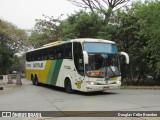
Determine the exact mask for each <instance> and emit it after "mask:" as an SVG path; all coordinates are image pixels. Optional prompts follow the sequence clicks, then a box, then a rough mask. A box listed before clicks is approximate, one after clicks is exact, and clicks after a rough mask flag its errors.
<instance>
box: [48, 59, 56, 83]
mask: <svg viewBox="0 0 160 120" xmlns="http://www.w3.org/2000/svg"><path fill="white" fill-rule="evenodd" d="M55 64H56V60H53V61H52V62H51V65H50V68H49V72H48V77H47V84H50V83H51V80H52V79H51V78H52V74H53V72H54V68H55Z"/></svg>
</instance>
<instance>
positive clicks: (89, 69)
mask: <svg viewBox="0 0 160 120" xmlns="http://www.w3.org/2000/svg"><path fill="white" fill-rule="evenodd" d="M84 50H85V51H87V52H88V58H89V63H88V64H87V65H86V67H85V68H86V75H87V76H89V77H106V78H110V77H118V76H120V75H121V73H120V63H119V57H118V55H117V54H116V52H117V50H116V45H115V44H104V43H84Z"/></svg>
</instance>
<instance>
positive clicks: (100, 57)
mask: <svg viewBox="0 0 160 120" xmlns="http://www.w3.org/2000/svg"><path fill="white" fill-rule="evenodd" d="M121 55H124V56H125V58H126V63H129V56H128V54H127V53H125V52H117V48H116V43H115V42H113V41H109V40H103V39H91V38H81V39H73V40H70V41H57V42H53V43H50V44H46V45H44V46H43V47H41V48H38V49H34V50H32V51H28V52H27V53H26V78H27V79H28V80H31V81H32V82H33V84H34V85H39V83H43V84H49V85H54V86H59V87H63V88H65V90H66V92H68V93H72V92H73V91H74V90H77V91H83V92H92V91H104V90H106V89H115V88H119V87H120V86H121V71H120V60H119V57H120V56H121Z"/></svg>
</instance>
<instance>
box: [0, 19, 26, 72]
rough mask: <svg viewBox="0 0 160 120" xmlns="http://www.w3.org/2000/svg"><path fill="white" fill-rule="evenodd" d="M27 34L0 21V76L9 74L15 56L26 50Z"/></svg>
mask: <svg viewBox="0 0 160 120" xmlns="http://www.w3.org/2000/svg"><path fill="white" fill-rule="evenodd" d="M26 40H27V34H26V32H25V31H24V30H21V29H18V28H16V27H15V26H14V25H12V24H11V23H9V22H6V21H3V20H0V74H6V73H7V72H9V68H10V66H11V65H12V64H13V55H14V54H15V53H16V52H19V51H22V50H24V48H26V47H25V45H26Z"/></svg>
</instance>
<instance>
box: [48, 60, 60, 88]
mask: <svg viewBox="0 0 160 120" xmlns="http://www.w3.org/2000/svg"><path fill="white" fill-rule="evenodd" d="M62 61H63V60H56V63H55V67H54V71H53V74H52V77H51V85H56V82H57V78H58V75H59V71H60V68H61V65H62Z"/></svg>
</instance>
